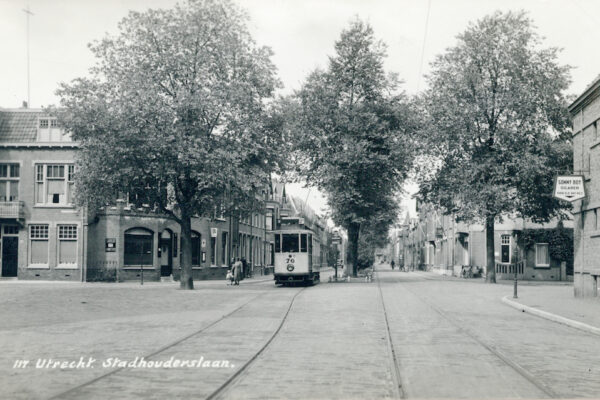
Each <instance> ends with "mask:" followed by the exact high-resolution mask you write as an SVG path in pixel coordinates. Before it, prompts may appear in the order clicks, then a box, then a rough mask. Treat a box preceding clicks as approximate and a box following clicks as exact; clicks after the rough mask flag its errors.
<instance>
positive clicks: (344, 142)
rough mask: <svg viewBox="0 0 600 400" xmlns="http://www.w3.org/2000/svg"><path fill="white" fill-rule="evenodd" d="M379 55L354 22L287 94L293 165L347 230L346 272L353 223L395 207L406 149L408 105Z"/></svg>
mask: <svg viewBox="0 0 600 400" xmlns="http://www.w3.org/2000/svg"><path fill="white" fill-rule="evenodd" d="M385 57H386V48H385V45H384V44H383V43H382V42H381V41H378V40H376V39H375V37H374V34H373V30H372V28H371V27H370V26H369V25H368V24H366V23H364V22H362V21H360V20H355V21H353V22H352V23H351V24H350V26H349V27H348V28H347V29H345V30H344V31H343V32H342V34H341V38H340V39H339V40H338V41H337V42H336V43H335V55H334V56H332V57H330V58H329V65H328V68H327V69H326V70H320V69H317V70H315V71H314V72H312V73H311V74H310V75H309V76H308V78H307V79H306V81H305V82H304V84H303V86H302V88H301V89H300V90H299V91H298V92H297V93H296V94H295V100H296V103H295V104H296V107H297V113H296V118H294V120H293V123H292V127H291V129H294V131H295V132H296V134H295V135H293V137H295V139H296V143H295V149H296V156H297V171H298V173H299V175H300V176H301V177H303V178H305V179H306V181H307V183H308V184H309V185H315V186H317V187H318V188H319V189H321V190H322V191H323V192H324V193H325V195H326V197H327V201H328V204H329V207H330V208H331V213H332V218H333V220H334V221H335V222H336V224H338V225H339V226H343V227H344V228H345V229H346V230H347V231H348V236H349V239H348V240H349V249H350V261H351V263H352V266H353V270H352V274H353V275H354V276H356V272H357V259H358V246H359V236H360V228H361V224H363V223H365V222H367V221H369V220H371V219H372V218H373V217H374V216H379V215H384V214H391V213H395V212H396V206H397V203H396V198H397V195H398V193H399V191H400V190H401V185H402V182H403V181H404V179H405V178H406V176H407V173H408V171H409V169H410V166H411V160H412V155H413V152H412V149H413V143H412V139H413V138H412V135H411V133H412V132H413V131H414V129H415V124H414V117H413V110H412V108H411V106H410V104H409V102H408V101H407V99H406V97H405V96H404V95H403V93H401V92H400V91H399V89H398V86H399V85H398V79H397V77H396V76H395V75H392V74H386V72H385V71H384V68H383V62H384V59H385ZM394 217H395V216H394ZM392 219H393V218H392Z"/></svg>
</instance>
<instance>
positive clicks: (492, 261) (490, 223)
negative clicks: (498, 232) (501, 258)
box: [485, 215, 496, 283]
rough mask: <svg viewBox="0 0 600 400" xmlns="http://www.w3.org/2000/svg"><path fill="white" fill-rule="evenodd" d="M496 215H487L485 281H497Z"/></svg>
mask: <svg viewBox="0 0 600 400" xmlns="http://www.w3.org/2000/svg"><path fill="white" fill-rule="evenodd" d="M495 219H496V218H495V216H494V215H488V216H486V217H485V252H486V255H487V268H486V275H485V281H486V282H487V283H496V256H495V254H494V253H495V247H494V220H495Z"/></svg>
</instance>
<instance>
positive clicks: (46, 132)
mask: <svg viewBox="0 0 600 400" xmlns="http://www.w3.org/2000/svg"><path fill="white" fill-rule="evenodd" d="M38 141H40V142H70V141H71V135H69V134H68V133H65V132H64V130H63V129H61V127H60V124H59V123H58V121H57V119H56V118H40V119H39V125H38Z"/></svg>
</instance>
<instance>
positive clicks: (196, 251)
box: [192, 232, 202, 265]
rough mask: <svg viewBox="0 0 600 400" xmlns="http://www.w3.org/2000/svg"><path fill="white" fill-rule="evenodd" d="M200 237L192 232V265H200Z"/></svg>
mask: <svg viewBox="0 0 600 400" xmlns="http://www.w3.org/2000/svg"><path fill="white" fill-rule="evenodd" d="M201 243H202V235H201V234H199V233H198V232H192V265H200V251H201V249H200V245H201Z"/></svg>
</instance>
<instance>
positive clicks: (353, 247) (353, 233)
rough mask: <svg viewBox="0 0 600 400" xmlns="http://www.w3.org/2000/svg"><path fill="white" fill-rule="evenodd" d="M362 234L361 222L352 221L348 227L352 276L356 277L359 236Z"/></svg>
mask: <svg viewBox="0 0 600 400" xmlns="http://www.w3.org/2000/svg"><path fill="white" fill-rule="evenodd" d="M359 235H360V224H357V223H351V224H350V226H349V227H348V241H349V242H350V261H351V262H352V276H353V277H356V276H357V272H358V238H359Z"/></svg>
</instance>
